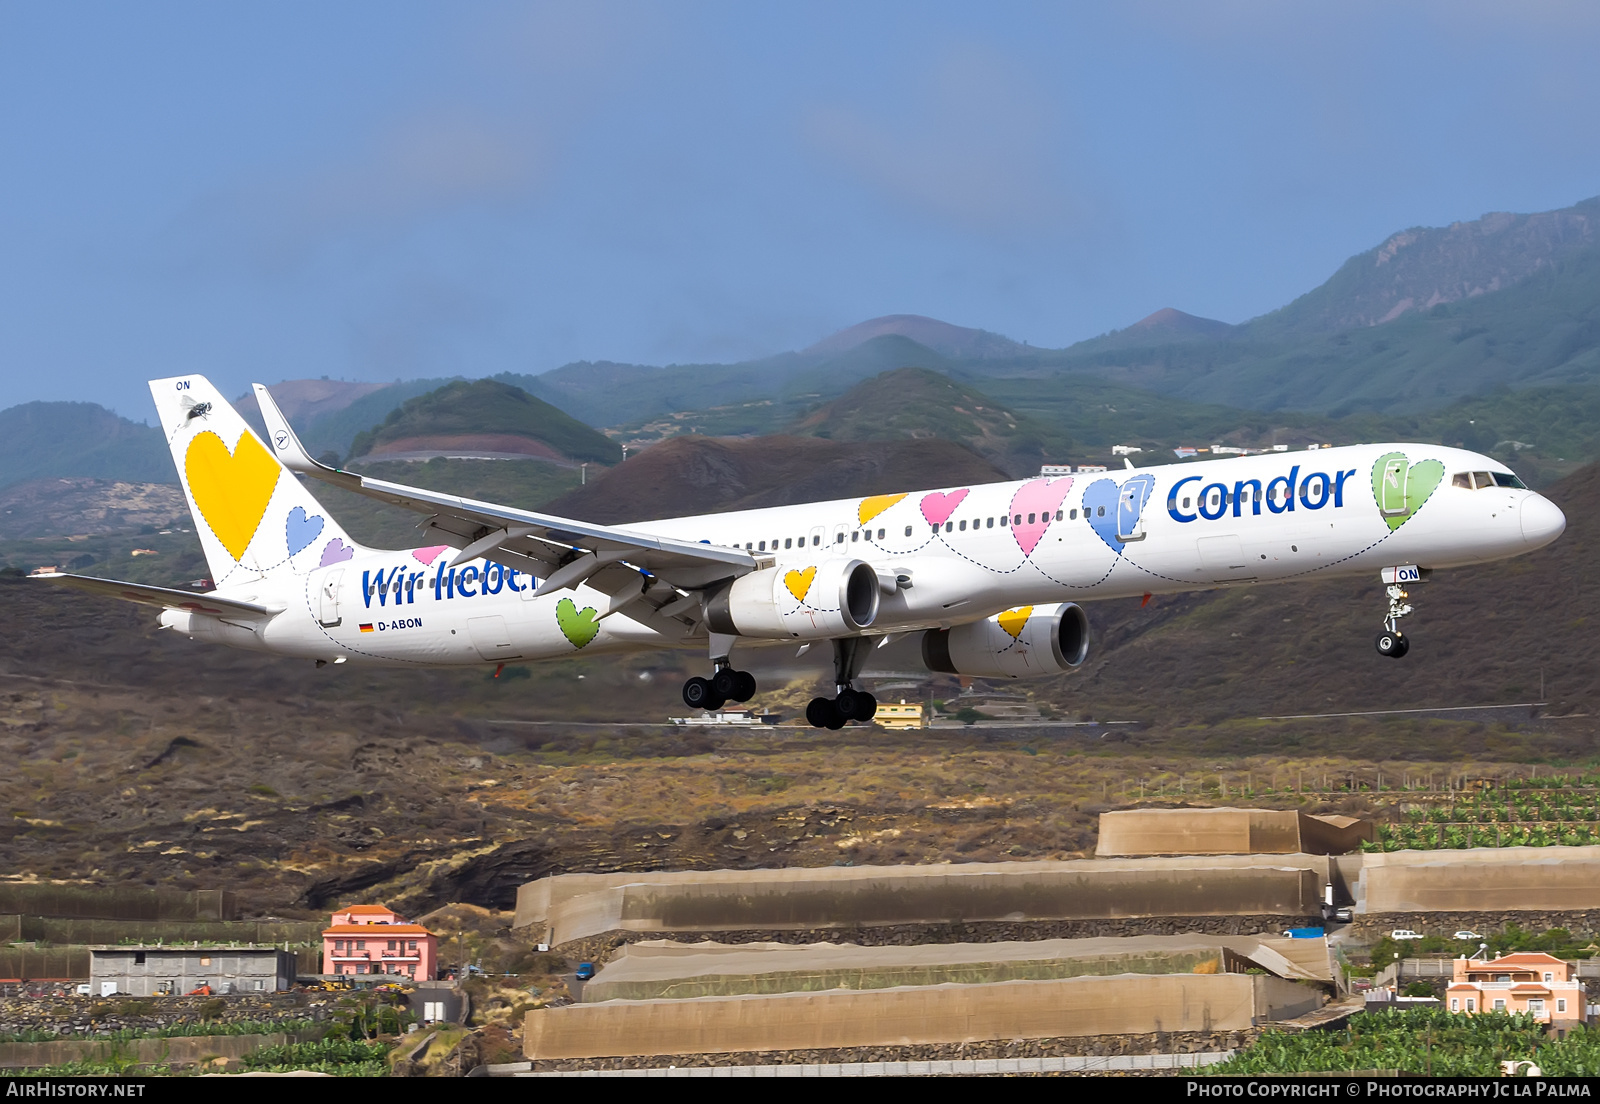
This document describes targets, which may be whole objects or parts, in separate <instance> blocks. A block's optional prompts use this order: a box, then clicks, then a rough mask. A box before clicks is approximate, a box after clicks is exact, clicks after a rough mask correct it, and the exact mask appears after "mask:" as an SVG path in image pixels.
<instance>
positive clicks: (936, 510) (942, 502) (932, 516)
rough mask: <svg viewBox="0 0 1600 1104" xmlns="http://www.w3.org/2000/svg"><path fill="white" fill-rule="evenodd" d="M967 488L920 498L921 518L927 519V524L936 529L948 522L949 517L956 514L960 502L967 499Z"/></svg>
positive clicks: (937, 492)
mask: <svg viewBox="0 0 1600 1104" xmlns="http://www.w3.org/2000/svg"><path fill="white" fill-rule="evenodd" d="M968 493H969V491H968V488H966V487H963V488H961V490H959V491H951V492H950V493H949V494H945V493H944V492H943V491H934V492H933V493H932V494H930V495H923V496H922V516H923V517H925V518H927V519H928V524H929V525H931V526H933V527H934V528H935V529H937V528H938V527H939V526H941V525H943V524H944V523H945V522H947V521H949V520H950V515H951V514H953V513H955V512H956V507H957V506H959V505H961V500H962V499H964V498H966V497H967V494H968Z"/></svg>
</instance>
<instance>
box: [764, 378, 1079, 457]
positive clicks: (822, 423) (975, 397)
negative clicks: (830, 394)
mask: <svg viewBox="0 0 1600 1104" xmlns="http://www.w3.org/2000/svg"><path fill="white" fill-rule="evenodd" d="M786 432H789V433H794V434H801V435H805V436H809V437H823V438H829V439H832V440H835V441H882V440H892V439H895V438H927V437H933V438H938V439H940V440H945V441H959V442H960V443H961V444H964V445H966V446H967V447H968V448H970V449H972V451H974V452H976V453H977V454H978V455H980V456H982V457H985V458H986V459H988V460H990V461H991V462H993V463H995V464H996V465H997V466H999V467H1000V468H1002V469H1004V470H1005V471H1007V472H1009V473H1010V474H1012V475H1014V476H1022V475H1026V474H1031V473H1033V472H1036V471H1038V470H1039V465H1040V464H1041V463H1044V462H1047V461H1049V460H1050V459H1052V458H1053V457H1055V456H1058V455H1066V454H1067V453H1068V452H1069V451H1070V449H1071V438H1070V437H1069V436H1068V435H1067V434H1066V433H1063V432H1061V431H1060V430H1059V428H1057V427H1055V426H1052V425H1050V424H1047V423H1045V422H1042V421H1037V420H1035V419H1034V418H1031V417H1029V416H1028V415H1026V414H1019V413H1017V412H1015V411H1012V410H1009V409H1007V408H1006V407H1005V406H1004V405H1003V404H1002V403H1000V402H998V401H997V400H995V399H993V398H991V397H990V396H988V395H986V394H984V393H983V392H981V391H979V390H977V389H976V388H975V387H972V386H969V385H967V384H964V383H958V382H957V381H955V380H953V379H951V378H950V377H949V376H945V375H941V374H939V373H938V372H933V371H929V370H928V369H926V368H897V369H894V370H892V371H887V372H883V373H881V374H880V375H877V376H875V377H873V378H872V379H870V380H867V381H866V382H864V383H859V384H857V385H856V386H855V387H852V388H851V389H850V390H849V391H847V392H845V393H844V394H843V395H841V396H840V397H839V398H837V399H834V400H832V401H831V402H827V403H824V404H823V405H821V406H819V407H816V408H815V409H813V410H811V411H810V412H808V413H807V414H805V415H804V416H802V417H801V418H799V419H798V420H797V421H795V422H794V424H793V425H791V426H790V427H789V428H788V429H787V430H786Z"/></svg>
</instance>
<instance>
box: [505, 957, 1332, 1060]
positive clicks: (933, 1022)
mask: <svg viewBox="0 0 1600 1104" xmlns="http://www.w3.org/2000/svg"><path fill="white" fill-rule="evenodd" d="M1322 1003H1323V996H1322V994H1321V993H1320V992H1319V991H1318V990H1316V989H1314V988H1312V987H1309V986H1304V985H1299V984H1296V983H1294V982H1289V981H1283V980H1281V979H1279V978H1274V977H1263V976H1257V975H1246V974H1213V975H1193V974H1190V975H1180V974H1167V975H1159V976H1138V975H1127V974H1123V975H1117V976H1113V977H1084V978H1068V979H1064V980H1055V981H1006V982H998V983H995V984H992V985H938V986H925V987H916V988H902V989H880V990H872V991H867V992H841V991H834V992H828V993H792V994H785V995H782V996H741V997H703V998H698V999H693V1000H647V1001H607V1002H605V1003H603V1004H578V1005H570V1006H568V1007H564V1008H551V1009H542V1010H539V1011H535V1012H530V1013H528V1016H527V1019H526V1021H525V1024H524V1028H523V1040H524V1044H523V1046H524V1052H525V1053H526V1055H527V1056H528V1057H529V1058H530V1059H533V1060H536V1061H537V1060H544V1059H558V1058H590V1057H603V1056H612V1057H616V1056H627V1055H664V1054H695V1053H716V1052H752V1051H809V1050H835V1049H842V1048H860V1047H883V1046H896V1047H898V1046H912V1045H919V1044H941V1043H966V1042H980V1041H985V1040H993V1039H1044V1038H1059V1037H1062V1036H1077V1035H1107V1034H1140V1033H1148V1032H1197V1031H1205V1032H1211V1031H1230V1030H1240V1029H1245V1028H1250V1027H1253V1026H1255V1025H1256V1024H1257V1023H1260V1022H1262V1021H1265V1020H1284V1019H1291V1018H1293V1017H1295V1016H1298V1015H1303V1014H1304V1013H1306V1012H1310V1011H1313V1010H1315V1009H1317V1008H1320V1007H1321V1006H1322Z"/></svg>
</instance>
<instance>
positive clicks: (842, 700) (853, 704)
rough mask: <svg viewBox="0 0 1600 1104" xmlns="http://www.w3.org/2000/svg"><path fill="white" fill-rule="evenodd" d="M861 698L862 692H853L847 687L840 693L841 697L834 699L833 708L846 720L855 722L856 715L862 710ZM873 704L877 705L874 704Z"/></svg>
mask: <svg viewBox="0 0 1600 1104" xmlns="http://www.w3.org/2000/svg"><path fill="white" fill-rule="evenodd" d="M861 697H862V695H861V691H859V690H852V689H850V687H848V686H846V687H845V688H844V689H843V690H841V691H839V696H838V697H837V698H834V699H833V707H834V708H835V709H837V710H838V711H839V715H840V716H842V717H843V718H844V719H845V720H847V721H853V720H855V719H856V714H857V713H858V712H860V710H861ZM873 704H874V705H876V704H877V703H876V702H874V703H873Z"/></svg>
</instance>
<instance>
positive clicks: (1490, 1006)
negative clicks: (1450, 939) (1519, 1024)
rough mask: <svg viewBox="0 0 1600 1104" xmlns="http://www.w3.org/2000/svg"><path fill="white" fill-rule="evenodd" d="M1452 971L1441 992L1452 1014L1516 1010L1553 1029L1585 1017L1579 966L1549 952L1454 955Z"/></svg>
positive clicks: (1577, 1021)
mask: <svg viewBox="0 0 1600 1104" xmlns="http://www.w3.org/2000/svg"><path fill="white" fill-rule="evenodd" d="M1454 973H1455V976H1454V978H1453V979H1452V980H1451V982H1450V988H1449V989H1448V990H1446V992H1445V999H1446V1000H1447V1001H1449V1002H1450V1011H1452V1012H1464V1013H1467V1014H1469V1015H1471V1014H1474V1013H1478V1012H1513V1013H1518V1012H1520V1013H1523V1014H1525V1015H1529V1016H1532V1017H1533V1018H1534V1019H1535V1020H1537V1021H1539V1022H1540V1023H1546V1024H1553V1025H1555V1026H1557V1027H1571V1026H1572V1025H1573V1024H1578V1023H1582V1022H1583V1020H1584V1015H1585V1008H1584V1001H1585V994H1584V989H1583V983H1582V982H1580V981H1579V980H1578V968H1577V967H1576V966H1574V965H1573V964H1572V963H1570V962H1563V961H1562V960H1561V959H1559V958H1555V957H1553V956H1551V955H1547V954H1542V953H1529V952H1521V953H1517V954H1508V955H1503V956H1501V957H1500V958H1497V959H1495V960H1494V961H1492V962H1479V961H1477V960H1476V959H1470V958H1458V959H1456V960H1455V971H1454Z"/></svg>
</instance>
